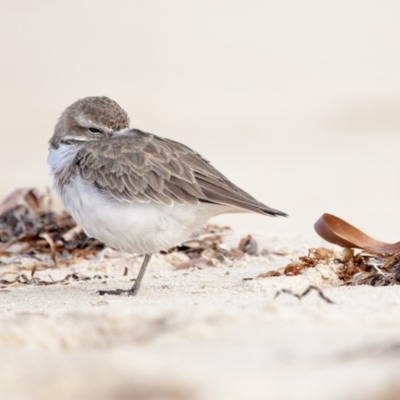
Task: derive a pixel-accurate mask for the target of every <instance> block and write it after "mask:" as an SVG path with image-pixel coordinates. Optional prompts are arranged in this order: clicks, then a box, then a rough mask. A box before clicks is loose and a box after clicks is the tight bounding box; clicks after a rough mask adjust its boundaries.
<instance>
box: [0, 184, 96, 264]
mask: <svg viewBox="0 0 400 400" xmlns="http://www.w3.org/2000/svg"><path fill="white" fill-rule="evenodd" d="M50 204H51V202H50V200H49V195H48V194H45V195H40V194H38V192H37V191H36V190H34V189H17V190H14V191H13V192H12V193H11V194H10V195H9V196H7V198H6V199H5V200H4V201H3V202H2V203H1V204H0V255H15V254H25V255H30V256H32V257H34V256H38V255H40V256H43V255H49V256H50V258H51V260H52V261H53V262H54V263H56V262H57V258H58V257H60V256H61V257H62V258H64V259H65V258H68V257H71V258H74V257H86V256H89V255H93V254H96V253H97V252H98V251H99V250H101V249H103V248H104V245H103V244H102V243H100V242H98V241H97V240H95V239H91V238H88V237H87V236H86V235H85V233H84V232H83V231H82V230H81V229H80V228H77V226H76V223H75V221H74V220H73V219H72V218H71V216H69V215H68V214H67V213H66V212H60V213H56V212H54V211H51V210H50Z"/></svg>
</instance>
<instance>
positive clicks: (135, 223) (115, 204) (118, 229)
mask: <svg viewBox="0 0 400 400" xmlns="http://www.w3.org/2000/svg"><path fill="white" fill-rule="evenodd" d="M62 200H63V203H64V205H65V208H66V209H67V211H68V212H69V213H70V214H71V215H72V217H73V218H74V219H75V221H76V222H77V223H78V225H80V226H81V227H82V228H83V229H84V230H85V232H86V233H87V235H88V236H90V237H94V238H96V239H98V240H100V241H101V242H103V243H105V244H106V245H107V246H110V247H113V248H116V249H119V250H123V251H126V252H130V253H139V254H152V253H156V252H159V251H160V250H167V249H169V248H171V247H173V246H177V245H179V244H181V243H182V242H184V241H185V240H187V239H189V238H190V236H191V234H192V233H193V231H194V230H196V228H198V227H199V226H201V225H202V224H204V223H205V222H207V220H208V219H209V218H211V217H212V216H215V215H218V214H222V213H224V212H229V211H232V210H229V209H228V207H225V206H220V205H214V204H208V203H200V204H199V205H198V206H194V205H174V206H171V207H168V206H165V205H161V204H157V203H154V202H150V203H128V202H121V201H118V200H115V199H112V198H106V197H105V196H104V195H103V194H101V193H100V192H99V191H98V190H97V189H96V188H94V187H92V186H91V185H89V184H87V183H86V182H84V181H83V180H82V179H81V178H79V177H77V178H75V179H74V180H73V181H72V182H70V184H69V185H67V186H66V187H64V190H63V193H62Z"/></svg>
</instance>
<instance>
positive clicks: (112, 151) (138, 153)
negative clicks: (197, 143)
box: [75, 129, 286, 216]
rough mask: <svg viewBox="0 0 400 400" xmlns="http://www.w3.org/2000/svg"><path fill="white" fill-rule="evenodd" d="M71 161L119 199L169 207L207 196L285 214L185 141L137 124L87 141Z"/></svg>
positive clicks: (84, 175)
mask: <svg viewBox="0 0 400 400" xmlns="http://www.w3.org/2000/svg"><path fill="white" fill-rule="evenodd" d="M75 164H76V166H77V168H78V171H79V173H80V174H81V176H82V178H83V179H85V180H86V181H87V182H90V183H92V184H94V185H95V186H96V187H97V188H98V189H100V190H102V191H103V192H104V193H107V194H109V195H111V196H112V197H114V198H116V199H118V200H121V201H128V202H130V201H138V202H149V201H154V202H156V203H161V204H165V205H168V206H171V205H173V204H174V203H175V204H198V203H199V201H206V202H211V203H215V204H221V205H225V206H232V207H237V208H241V209H243V210H248V211H253V212H257V213H260V214H270V215H281V216H286V214H285V213H283V212H281V211H278V210H274V209H271V208H269V207H268V206H266V205H264V204H262V203H260V202H259V201H257V200H256V199H254V197H252V196H250V195H249V194H248V193H246V192H245V191H243V190H241V189H239V188H238V187H237V186H236V185H234V184H233V183H232V182H230V181H229V180H228V179H227V178H226V177H225V176H223V175H222V174H221V173H219V172H218V171H217V170H216V169H215V168H214V167H212V166H211V165H210V163H209V162H208V161H206V160H205V159H204V158H203V157H202V156H201V155H200V154H198V153H196V152H194V151H193V150H191V149H189V148H188V147H186V146H185V145H183V144H181V143H178V142H175V141H172V140H169V139H163V138H161V137H158V136H155V135H152V134H150V133H146V132H142V131H139V130H137V129H132V130H129V131H127V132H124V133H123V134H121V135H118V136H114V137H111V138H105V139H102V140H94V141H90V142H88V143H86V144H85V145H84V146H82V148H81V149H80V150H79V152H78V154H77V156H76V159H75Z"/></svg>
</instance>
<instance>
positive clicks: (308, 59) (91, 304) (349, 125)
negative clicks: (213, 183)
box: [0, 0, 400, 400]
mask: <svg viewBox="0 0 400 400" xmlns="http://www.w3.org/2000/svg"><path fill="white" fill-rule="evenodd" d="M398 12H399V6H398V4H396V3H395V2H389V1H388V2H386V1H379V2H369V3H368V4H366V3H365V2H358V1H346V2H340V1H339V2H332V3H330V2H317V1H316V2H307V3H305V2H296V1H287V2H275V1H264V2H255V1H254V2H248V1H235V2H229V3H228V2H215V1H204V2H200V3H195V2H185V1H180V0H179V1H178V0H177V1H172V2H163V1H141V0H140V1H139V0H138V1H135V2H124V1H122V0H120V1H116V0H115V1H112V2H111V1H108V0H100V1H97V2H92V1H89V0H80V1H74V0H71V1H69V2H62V1H59V2H54V1H49V0H40V1H29V2H27V1H15V0H13V1H7V0H3V1H2V2H1V4H0V34H1V35H0V37H1V39H0V60H1V61H0V87H1V93H2V95H1V98H0V115H1V127H2V133H1V134H0V150H1V157H0V170H1V171H2V174H1V180H0V195H1V197H3V196H4V195H5V194H6V193H8V192H9V191H11V190H13V189H14V188H16V187H31V186H33V187H42V188H43V187H46V186H49V185H50V179H49V176H48V168H47V166H46V161H45V160H46V156H47V140H48V139H49V138H50V136H51V134H52V131H53V129H54V125H55V122H56V120H57V118H58V116H59V115H60V113H61V111H62V110H63V109H64V108H65V107H66V106H67V105H69V104H70V103H72V102H73V101H75V100H76V99H78V98H81V97H84V96H88V95H108V96H110V97H111V98H113V99H115V100H117V101H118V102H119V103H120V104H121V105H122V106H123V107H124V108H125V109H126V110H127V111H128V113H129V114H130V116H131V123H132V126H134V127H138V128H141V129H144V130H147V131H150V132H153V133H156V134H158V135H161V136H166V137H170V138H172V139H175V140H179V141H182V142H184V143H186V144H187V145H189V146H190V147H192V148H195V149H196V150H197V151H199V152H200V153H202V154H203V155H204V156H206V157H207V158H208V159H210V160H211V161H212V162H213V164H214V165H215V166H216V167H217V168H219V169H220V170H221V171H222V172H223V173H224V174H225V175H227V176H228V177H229V178H231V179H232V180H233V181H234V182H235V183H237V184H238V185H239V186H241V187H243V189H245V190H247V191H249V192H250V193H251V194H253V195H254V196H255V197H257V198H258V199H260V200H261V201H263V202H265V203H266V204H268V205H269V206H271V207H274V208H278V209H281V210H283V211H285V212H287V213H289V215H290V218H289V219H278V218H277V219H272V218H270V219H268V218H263V217H261V216H256V215H234V216H229V215H226V216H223V217H218V218H216V219H215V221H213V222H216V223H220V224H227V225H230V226H232V227H233V229H234V235H233V236H232V237H230V238H227V240H228V241H230V243H236V244H237V242H238V240H239V239H240V238H241V237H243V236H244V235H246V234H248V233H251V234H252V235H253V236H254V237H255V238H256V239H257V241H258V242H259V245H260V247H261V249H267V250H269V251H272V252H273V251H274V250H276V249H284V251H281V253H283V254H284V255H272V256H267V257H264V256H261V257H250V256H245V257H244V258H243V259H240V260H238V261H235V262H234V263H232V264H218V265H215V266H214V267H204V268H201V269H197V268H192V269H189V270H186V271H178V270H176V269H175V267H176V265H177V263H179V262H180V259H179V257H178V256H176V257H175V256H156V257H155V258H154V260H152V263H151V266H150V268H149V273H148V275H147V276H146V277H145V280H144V283H143V287H142V291H141V293H140V295H139V296H138V297H135V298H128V297H99V296H98V295H96V291H97V290H99V289H102V288H104V287H105V284H103V283H102V282H103V281H104V280H106V281H107V287H115V288H116V287H129V286H130V285H131V284H132V282H131V279H132V278H133V277H134V276H135V274H136V273H137V271H138V268H139V261H140V259H139V258H123V259H122V260H121V259H119V260H118V258H120V257H122V256H121V255H119V254H118V255H116V254H114V255H110V257H111V256H112V258H105V259H96V260H90V261H87V262H80V263H77V264H76V265H73V266H70V267H68V268H67V269H62V270H57V269H52V270H51V271H47V272H38V274H39V275H40V274H43V279H50V277H49V276H48V274H50V276H51V278H53V279H58V278H59V277H63V276H65V274H67V273H69V272H76V273H78V274H80V275H81V276H89V277H91V278H93V277H95V276H96V275H97V276H100V278H95V279H91V280H89V281H85V280H79V281H71V282H70V283H69V284H68V285H63V284H56V285H52V286H32V285H29V286H26V285H14V286H10V287H7V288H5V289H1V290H0V299H1V302H0V304H1V307H0V398H2V399H13V400H14V399H15V400H20V399H21V400H25V399H26V400H30V399H45V400H46V399H68V400H69V399H74V400H75V399H152V400H153V399H168V400H169V399H199V400H203V399H204V400H206V399H207V400H208V399H249V400H253V399H271V400H275V399H277V400H281V399H284V400H286V399H307V400H309V399H318V400H319V399H335V400H336V399H340V400H342V399H363V400H364V399H371V400H377V399H379V400H380V399H395V398H400V386H399V384H398V370H399V366H400V365H399V364H400V363H399V357H398V349H399V337H400V336H399V333H400V317H399V316H400V296H399V288H398V287H397V286H394V287H369V286H346V287H344V286H340V282H338V280H337V278H336V277H335V275H334V274H333V273H332V271H330V270H329V269H326V268H322V267H321V268H318V269H315V270H313V271H308V272H305V273H303V274H301V275H299V276H294V277H275V278H268V279H253V280H245V281H244V280H243V278H255V277H257V276H258V275H259V274H260V273H263V272H266V271H269V270H271V269H275V268H280V267H282V266H284V265H286V264H287V263H288V262H290V261H291V260H293V259H296V258H297V257H298V256H299V255H304V254H306V252H307V249H308V248H310V247H316V246H320V245H326V243H324V242H323V241H322V240H321V239H319V238H318V236H317V235H316V234H315V233H314V230H313V224H314V222H315V221H316V220H317V219H318V218H319V217H320V215H321V214H322V213H324V212H330V213H333V214H336V215H338V216H339V217H341V218H344V219H346V220H348V221H349V222H350V223H352V224H354V225H356V226H358V227H359V228H361V229H363V230H364V231H366V232H367V233H369V234H371V235H372V236H374V237H376V238H378V239H381V240H384V241H397V240H399V237H400V235H399V230H398V226H399V221H398V219H399V217H398V213H397V210H398V204H399V202H400V189H399V188H400V186H399V182H400V157H398V149H399V148H400V135H399V133H400V119H399V115H400V114H399V111H398V110H399V105H400V80H399V78H398V75H399V74H398V71H399V70H400V56H399V53H398V52H397V51H395V50H396V48H397V47H398V37H399V36H400V25H399V24H398V21H397V16H398ZM110 254H111V253H110ZM1 261H2V262H3V263H5V264H0V269H2V272H4V271H6V270H10V271H13V272H14V274H15V273H16V272H22V270H21V263H22V265H23V263H24V262H25V261H24V260H19V261H18V262H17V263H13V264H8V263H7V260H4V259H1ZM125 266H126V267H128V270H129V273H128V275H127V276H124V275H123V271H124V267H125ZM25 272H26V271H25ZM104 275H107V276H108V278H104ZM310 284H312V285H317V286H318V287H320V288H322V289H323V292H324V294H325V295H326V296H328V297H329V298H330V299H332V301H334V304H328V303H327V302H325V301H324V300H323V299H321V298H320V297H319V296H318V294H317V293H315V292H312V293H310V294H309V295H308V296H306V297H304V298H303V299H302V300H301V301H299V300H298V299H296V298H295V297H292V296H289V295H286V294H281V295H280V296H279V297H278V298H276V299H275V298H274V297H275V294H276V293H277V291H279V290H280V289H290V290H292V291H293V292H295V293H301V292H302V291H303V290H304V289H305V288H307V287H308V286H309V285H310Z"/></svg>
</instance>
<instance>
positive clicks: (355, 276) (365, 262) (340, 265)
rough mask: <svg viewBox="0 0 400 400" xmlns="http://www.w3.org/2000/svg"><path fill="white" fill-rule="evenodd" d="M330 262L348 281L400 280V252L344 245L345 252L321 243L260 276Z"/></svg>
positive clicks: (392, 282)
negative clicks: (382, 252)
mask: <svg viewBox="0 0 400 400" xmlns="http://www.w3.org/2000/svg"><path fill="white" fill-rule="evenodd" d="M321 264H322V265H328V266H330V267H331V268H332V269H333V270H334V271H335V273H336V274H337V276H338V277H339V278H340V279H341V280H342V281H343V284H345V285H370V286H388V285H398V284H400V253H399V254H395V255H393V256H390V255H379V256H378V255H376V254H369V253H367V252H365V251H361V252H360V251H357V250H354V249H343V251H342V252H341V253H335V252H334V251H333V250H330V249H326V248H324V247H320V248H317V249H309V250H308V255H307V256H302V257H299V259H298V261H294V262H291V263H289V264H288V265H286V267H284V268H282V269H280V270H272V271H268V272H267V273H264V274H261V275H258V276H257V278H270V277H275V276H281V275H286V276H293V275H299V274H301V273H302V271H303V270H304V269H306V268H314V267H316V266H317V265H321Z"/></svg>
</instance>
